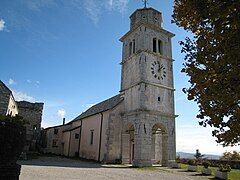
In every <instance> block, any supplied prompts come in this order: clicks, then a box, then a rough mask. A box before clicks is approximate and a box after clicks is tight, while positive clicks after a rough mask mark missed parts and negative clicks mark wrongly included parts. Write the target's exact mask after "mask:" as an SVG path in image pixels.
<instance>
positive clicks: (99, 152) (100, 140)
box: [98, 112, 103, 161]
mask: <svg viewBox="0 0 240 180" xmlns="http://www.w3.org/2000/svg"><path fill="white" fill-rule="evenodd" d="M102 126H103V113H102V112H101V126H100V136H99V138H100V139H99V151H98V161H100V158H101V144H102Z"/></svg>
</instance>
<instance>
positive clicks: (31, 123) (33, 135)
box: [17, 101, 44, 151]
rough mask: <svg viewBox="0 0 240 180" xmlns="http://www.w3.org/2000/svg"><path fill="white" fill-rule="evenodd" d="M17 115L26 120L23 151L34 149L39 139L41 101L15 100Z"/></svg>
mask: <svg viewBox="0 0 240 180" xmlns="http://www.w3.org/2000/svg"><path fill="white" fill-rule="evenodd" d="M17 105H18V109H19V115H20V116H22V117H23V118H24V120H26V121H28V124H26V130H27V131H26V144H25V151H29V150H33V151H35V150H36V142H37V141H38V140H39V137H40V131H41V122H42V110H43V105H44V104H43V103H30V102H26V101H20V102H17Z"/></svg>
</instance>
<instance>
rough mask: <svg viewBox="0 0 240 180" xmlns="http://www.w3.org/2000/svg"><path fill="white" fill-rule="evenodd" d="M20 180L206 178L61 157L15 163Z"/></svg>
mask: <svg viewBox="0 0 240 180" xmlns="http://www.w3.org/2000/svg"><path fill="white" fill-rule="evenodd" d="M19 164H22V170H21V175H20V180H95V179H101V180H135V179H137V180H146V179H148V180H188V179H189V180H190V179H193V180H195V179H208V178H207V177H205V176H200V175H196V174H194V173H189V172H185V171H183V170H175V169H168V168H163V167H157V170H154V171H152V170H138V169H135V168H130V167H129V166H123V165H103V164H98V163H94V162H88V161H80V160H72V159H67V158H62V157H41V158H38V159H34V160H28V161H19Z"/></svg>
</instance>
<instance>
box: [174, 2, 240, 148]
mask: <svg viewBox="0 0 240 180" xmlns="http://www.w3.org/2000/svg"><path fill="white" fill-rule="evenodd" d="M173 23H176V25H178V26H179V27H183V28H184V29H185V30H187V31H190V32H192V33H193V34H194V38H193V39H190V38H188V37H187V38H186V39H185V41H181V42H180V44H181V45H182V53H185V59H184V60H185V62H184V68H183V69H182V72H184V73H186V74H187V76H189V77H190V79H189V82H190V87H188V88H184V89H183V91H184V93H186V94H187V96H188V100H193V101H195V102H196V103H197V104H198V107H199V114H198V115H197V118H199V119H200V121H199V124H200V125H201V126H204V127H206V126H207V125H210V126H211V127H213V128H214V129H213V131H212V135H213V136H214V137H216V139H217V140H216V141H217V142H218V143H220V144H222V145H223V146H233V145H239V144H240V0H175V4H174V12H173Z"/></svg>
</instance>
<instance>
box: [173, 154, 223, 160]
mask: <svg viewBox="0 0 240 180" xmlns="http://www.w3.org/2000/svg"><path fill="white" fill-rule="evenodd" d="M194 155H195V153H186V152H177V156H180V158H191V159H195V157H194ZM220 157H221V156H219V155H213V154H205V156H203V158H207V159H219V158H220Z"/></svg>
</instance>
